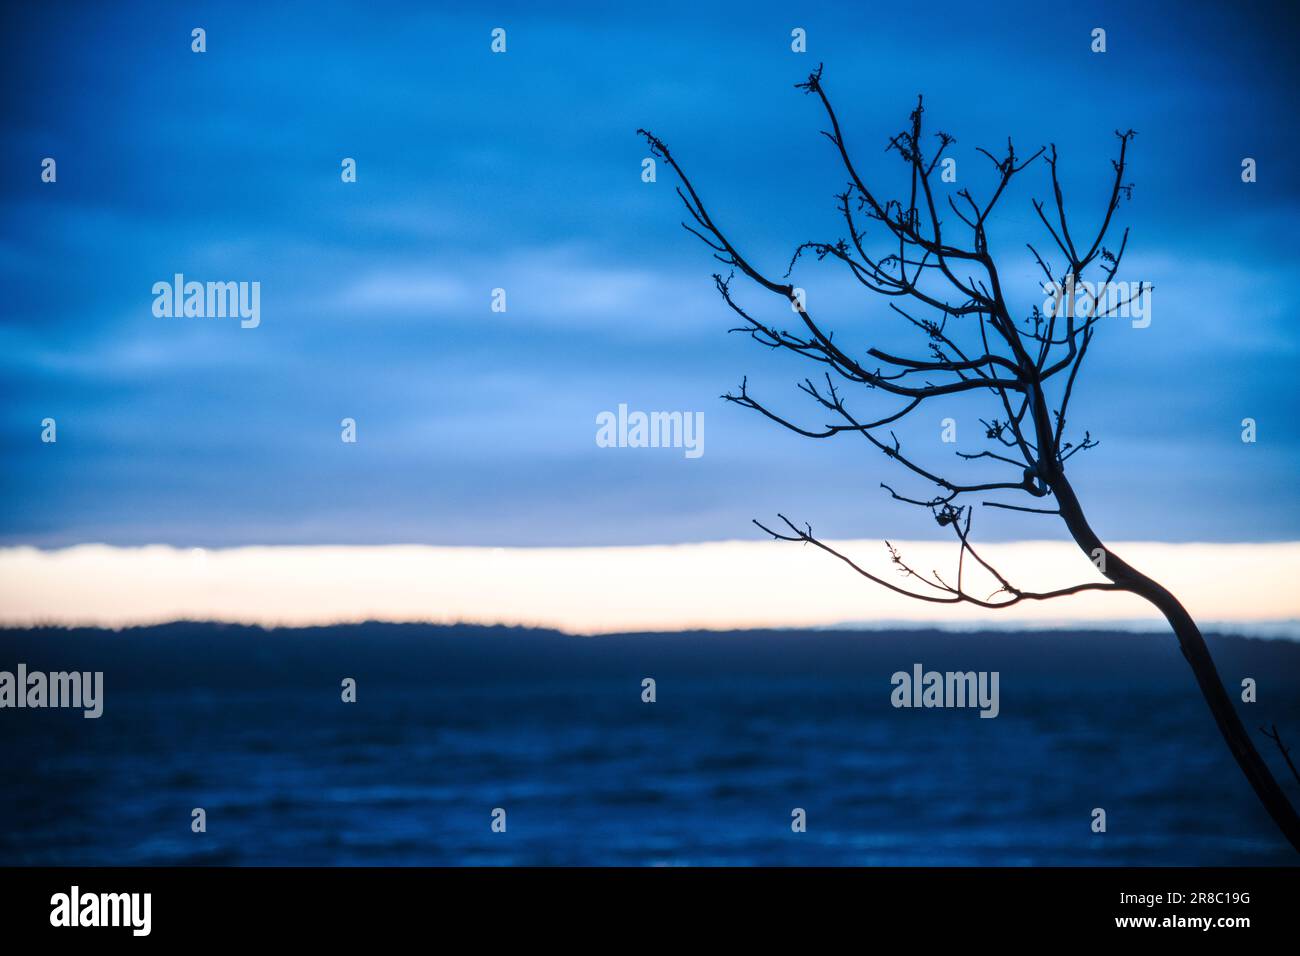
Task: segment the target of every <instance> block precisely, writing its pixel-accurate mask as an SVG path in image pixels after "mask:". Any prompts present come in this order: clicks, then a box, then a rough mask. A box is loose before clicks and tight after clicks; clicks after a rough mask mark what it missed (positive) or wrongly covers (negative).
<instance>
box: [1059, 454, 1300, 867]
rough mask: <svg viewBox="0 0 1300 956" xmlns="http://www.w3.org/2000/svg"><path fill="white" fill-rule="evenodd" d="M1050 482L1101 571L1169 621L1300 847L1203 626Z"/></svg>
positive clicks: (1225, 728) (1241, 757)
mask: <svg viewBox="0 0 1300 956" xmlns="http://www.w3.org/2000/svg"><path fill="white" fill-rule="evenodd" d="M1051 484H1052V489H1053V491H1054V492H1055V494H1056V500H1057V502H1058V503H1059V504H1060V508H1061V516H1062V517H1063V518H1064V519H1065V524H1066V527H1068V528H1069V529H1070V534H1071V535H1072V536H1073V538H1074V540H1075V543H1076V544H1078V545H1079V547H1080V548H1082V549H1083V551H1084V553H1085V554H1087V555H1088V556H1089V557H1090V558H1091V557H1092V556H1093V553H1094V552H1095V551H1097V550H1100V551H1101V552H1102V553H1103V554H1104V555H1105V568H1104V570H1103V572H1102V573H1103V574H1105V575H1106V577H1108V578H1110V579H1111V580H1112V581H1114V582H1115V583H1116V584H1120V585H1123V586H1124V588H1125V589H1126V590H1128V591H1130V592H1132V593H1133V594H1136V595H1138V596H1140V597H1143V598H1146V599H1147V600H1148V601H1150V602H1151V603H1152V604H1154V605H1155V606H1156V607H1157V608H1158V609H1159V610H1160V613H1161V614H1163V615H1164V616H1165V618H1166V620H1168V621H1169V624H1170V626H1171V627H1172V628H1173V630H1174V634H1175V636H1176V637H1177V638H1178V646H1179V647H1181V648H1182V651H1183V656H1184V657H1185V658H1187V663H1188V664H1190V665H1191V667H1192V673H1193V674H1194V675H1196V683H1197V684H1198V685H1199V686H1200V688H1201V694H1202V695H1203V696H1204V697H1205V702H1206V704H1208V705H1209V708H1210V713H1212V714H1213V715H1214V721H1215V723H1217V724H1218V725H1219V731H1220V733H1222V734H1223V739H1224V741H1225V742H1226V743H1227V744H1228V749H1229V750H1231V751H1232V755H1233V756H1234V757H1235V758H1236V759H1237V764H1238V766H1240V767H1241V772H1242V773H1244V774H1245V775H1246V779H1247V780H1249V781H1250V785H1251V786H1252V787H1253V788H1254V789H1255V794H1256V796H1258V797H1259V800H1260V802H1261V803H1262V804H1264V808H1265V809H1266V810H1268V813H1269V816H1271V817H1272V818H1273V822H1274V823H1276V824H1277V825H1278V828H1279V829H1281V831H1282V833H1283V834H1284V835H1285V836H1286V838H1287V840H1289V841H1290V842H1291V845H1292V846H1293V847H1295V849H1296V850H1297V851H1300V816H1298V815H1297V814H1296V810H1295V807H1293V806H1292V805H1291V801H1290V800H1288V799H1287V797H1286V794H1285V793H1284V792H1283V791H1282V788H1281V786H1280V785H1279V784H1278V782H1277V780H1276V779H1275V778H1274V776H1273V774H1272V772H1271V771H1270V770H1269V769H1268V765H1267V764H1266V763H1264V759H1263V758H1262V757H1261V756H1260V754H1259V751H1258V750H1256V749H1255V744H1254V742H1253V740H1252V739H1251V736H1250V733H1249V732H1248V731H1247V730H1246V727H1245V725H1244V724H1242V722H1241V718H1240V717H1239V716H1238V715H1237V708H1236V707H1235V706H1234V704H1233V700H1232V697H1231V696H1230V695H1229V694H1228V691H1227V689H1226V688H1225V687H1224V686H1223V681H1222V680H1221V679H1220V677H1219V671H1218V668H1216V667H1215V666H1214V659H1213V658H1212V657H1210V649H1209V648H1208V647H1206V645H1205V638H1204V637H1202V636H1201V631H1200V628H1198V627H1197V626H1196V622H1195V621H1193V620H1192V616H1191V615H1190V614H1188V613H1187V609H1186V608H1184V607H1183V605H1182V604H1181V603H1180V602H1179V600H1178V599H1177V598H1176V597H1174V596H1173V594H1171V593H1170V592H1169V591H1167V590H1166V589H1165V588H1164V587H1162V586H1161V585H1160V584H1158V583H1157V582H1155V581H1153V580H1152V579H1151V578H1149V577H1147V576H1146V575H1145V574H1143V573H1142V572H1140V571H1138V570H1137V569H1135V568H1133V567H1132V566H1131V565H1129V564H1127V563H1126V562H1125V561H1123V560H1122V559H1121V558H1120V557H1119V556H1118V555H1116V554H1115V553H1114V552H1113V551H1111V550H1110V549H1108V548H1107V547H1106V546H1105V545H1103V544H1102V543H1101V540H1100V539H1099V538H1098V537H1097V535H1096V533H1095V532H1094V531H1093V530H1092V528H1091V526H1090V525H1089V524H1088V521H1087V519H1086V518H1085V517H1084V514H1083V509H1082V507H1081V506H1080V505H1079V499H1078V498H1077V497H1075V494H1074V489H1073V488H1071V487H1070V483H1069V482H1068V481H1067V480H1066V479H1065V476H1064V475H1062V474H1059V473H1058V474H1057V475H1054V476H1052V480H1051Z"/></svg>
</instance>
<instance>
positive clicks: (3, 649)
mask: <svg viewBox="0 0 1300 956" xmlns="http://www.w3.org/2000/svg"><path fill="white" fill-rule="evenodd" d="M1208 640H1209V642H1210V646H1211V650H1212V651H1213V653H1214V656H1215V660H1216V661H1217V662H1218V664H1219V668H1220V670H1221V672H1222V674H1223V678H1224V681H1225V683H1227V684H1228V685H1229V686H1230V687H1232V686H1235V685H1236V684H1237V683H1238V682H1239V680H1240V677H1241V676H1251V677H1255V678H1256V679H1257V680H1259V679H1261V678H1265V677H1266V678H1267V682H1268V684H1269V686H1270V687H1271V688H1276V687H1277V686H1278V684H1279V682H1280V683H1281V684H1282V685H1284V686H1287V687H1289V688H1300V643H1296V642H1292V641H1278V640H1263V639H1257V638H1245V637H1233V636H1217V635H1211V636H1210V637H1209V638H1208ZM18 661H23V662H25V663H26V664H27V665H28V666H29V667H30V668H32V669H43V670H65V669H76V670H102V671H105V672H106V674H108V673H111V674H112V678H113V685H114V686H115V687H117V688H122V687H125V686H130V685H131V684H132V683H133V682H136V681H139V682H142V683H144V684H146V685H149V684H152V683H154V682H155V681H157V680H160V679H161V680H166V681H167V682H168V684H169V685H170V686H172V687H173V688H182V687H185V686H194V687H208V686H231V685H233V686H236V687H247V688H254V687H261V686H267V685H286V684H287V685H305V684H314V683H316V682H318V681H319V680H320V679H321V678H322V677H329V678H331V680H332V679H334V678H335V676H336V675H337V674H338V673H339V669H340V667H345V668H346V669H347V672H348V673H349V674H353V676H358V675H359V674H360V673H364V674H366V675H368V676H371V677H377V678H382V679H384V680H385V681H396V682H399V683H401V682H407V681H409V682H412V683H438V682H449V683H463V682H482V681H489V682H490V681H496V680H504V679H511V678H520V677H525V678H526V677H534V678H557V677H558V678H572V677H585V676H592V677H595V676H602V675H608V674H636V675H638V676H639V675H641V674H651V673H653V674H655V675H656V676H671V675H674V674H680V675H682V676H709V675H718V676H798V677H805V678H816V677H818V676H825V677H846V676H853V675H855V674H856V675H862V676H863V677H864V678H874V677H875V676H877V675H881V674H883V675H885V677H886V678H887V677H888V675H889V674H890V673H892V672H893V671H895V670H898V669H900V668H907V667H910V666H911V665H912V664H913V663H915V662H920V663H922V664H924V665H925V666H926V667H927V668H931V667H932V668H936V669H940V670H959V669H960V670H966V669H982V670H999V671H1002V672H1003V674H1004V676H1011V675H1024V676H1025V677H1036V678H1042V677H1053V676H1055V677H1059V678H1061V679H1063V680H1078V681H1099V680H1107V681H1109V680H1116V679H1119V680H1124V681H1137V682H1156V683H1167V682H1185V683H1187V685H1188V687H1189V690H1190V689H1191V687H1192V684H1191V677H1190V673H1189V671H1188V668H1187V667H1186V665H1185V664H1184V662H1183V660H1182V655H1181V654H1180V652H1179V650H1178V646H1177V644H1176V643H1175V641H1174V638H1173V636H1172V635H1165V634H1142V633H1127V632H1125V633H1121V632H1107V631H1083V630H1080V631H1060V630H1054V631H1010V632H995V631H987V632H949V631H939V630H906V631H905V630H897V631H821V630H818V631H794V630H754V631H686V632H675V633H666V634H664V633H660V634H652V633H646V634H614V635H604V636H600V637H576V636H572V635H568V634H563V633H560V632H557V631H550V630H540V629H528V628H516V627H480V626H469V625H453V626H440V625H424V624H385V623H363V624H342V625H336V626H331V627H309V628H292V629H289V628H284V629H271V630H267V629H263V628H260V627H248V626H242V625H231V624H219V623H206V622H177V623H172V624H164V625H158V626H153V627H139V628H129V629H125V630H120V631H116V630H105V629H97V628H73V629H64V628H34V629H8V630H0V669H11V668H12V666H13V665H14V664H15V663H17V662H18Z"/></svg>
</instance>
